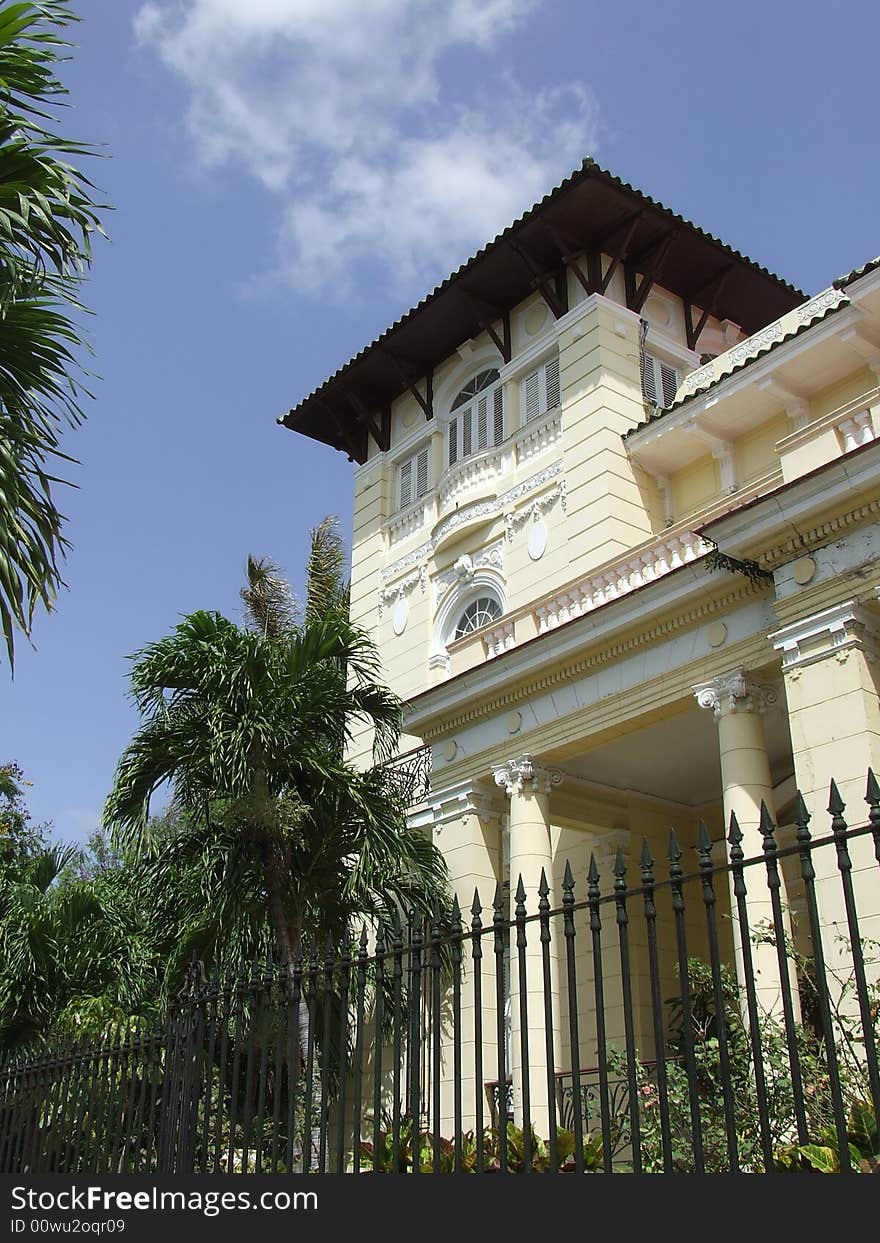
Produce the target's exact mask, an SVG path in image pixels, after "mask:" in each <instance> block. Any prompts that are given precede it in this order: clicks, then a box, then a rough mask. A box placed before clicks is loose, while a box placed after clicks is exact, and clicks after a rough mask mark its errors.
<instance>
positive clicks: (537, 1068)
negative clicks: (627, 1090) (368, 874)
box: [495, 755, 562, 1139]
mask: <svg viewBox="0 0 880 1243" xmlns="http://www.w3.org/2000/svg"><path fill="white" fill-rule="evenodd" d="M495 781H496V784H497V785H499V786H501V788H502V789H503V790H504V791H505V793H506V794H507V795H508V797H509V798H510V918H511V919H513V918H514V915H515V910H516V900H517V899H516V895H517V888H518V885H519V882H520V880H522V884H523V888H524V890H525V905H526V912H527V914H528V915H536V914H537V912H538V900H539V894H538V888H539V885H540V881H541V872H542V870H543V872H544V874H545V876H546V878H547V883H548V885H549V886H551V888H552V884H553V857H552V850H551V842H550V791H551V789H552V788H553V787H554V786H558V785H559V784H560V783H561V781H562V773H561V772H560V771H559V770H558V769H553V768H543V767H542V766H541V765H540V764H538V763H536V762H535V761H534V760H533V758H532V757H531V756H530V755H524V756H521V757H520V758H519V759H516V760H511V761H510V762H509V763H508V764H505V765H504V766H503V767H502V768H499V769H496V770H495ZM550 903H551V906H552V905H554V900H553V896H552V893H551V895H550ZM558 923H559V921H558V920H552V921H551V935H552V937H553V939H552V940H551V1004H552V1009H553V1023H554V1034H555V1031H556V1029H557V1028H558V1015H559V984H558V966H557V962H556V960H557V957H558V942H559V932H558V929H557V927H555V926H554V925H557V924H558ZM525 930H526V937H527V944H526V948H525V952H524V959H525V997H524V998H523V994H522V991H521V987H520V952H519V950H518V948H517V944H516V929H513V930H512V931H511V937H510V991H509V996H510V1063H511V1077H512V1080H513V1105H514V1115H515V1118H516V1121H517V1123H518V1124H522V1121H523V1087H524V1084H526V1083H527V1084H528V1091H529V1112H530V1116H531V1121H532V1125H533V1126H534V1128H535V1130H536V1131H537V1133H538V1135H539V1136H541V1138H542V1139H546V1138H547V1137H548V1135H549V1119H550V1111H551V1109H553V1108H555V1101H553V1100H552V1099H551V1097H550V1095H549V1094H548V1085H547V1069H548V1068H547V1051H546V1030H547V1029H546V1024H545V1005H544V973H543V957H542V952H541V941H540V929H539V925H538V922H537V921H534V922H532V923H528V924H527V925H526V929H525ZM524 1003H525V1008H526V1011H527V1015H526V1017H527V1024H526V1026H527V1031H528V1065H524V1064H523V1056H522V1011H523V1005H524ZM554 1043H555V1045H556V1047H557V1049H558V1041H557V1040H554ZM557 1069H560V1068H559V1067H557Z"/></svg>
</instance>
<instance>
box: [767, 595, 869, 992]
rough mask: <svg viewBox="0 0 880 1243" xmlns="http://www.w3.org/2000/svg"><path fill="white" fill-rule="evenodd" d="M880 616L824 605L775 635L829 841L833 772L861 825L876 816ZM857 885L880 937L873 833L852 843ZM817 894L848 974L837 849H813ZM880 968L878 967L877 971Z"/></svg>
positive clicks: (818, 817) (803, 761)
mask: <svg viewBox="0 0 880 1243" xmlns="http://www.w3.org/2000/svg"><path fill="white" fill-rule="evenodd" d="M878 634H880V626H878V622H877V619H876V616H875V615H874V614H873V613H872V612H870V611H869V610H868V609H867V608H865V606H864V605H860V604H858V603H857V602H855V601H853V600H847V601H844V602H843V603H842V604H838V605H835V606H834V608H830V609H824V610H823V611H822V612H820V613H815V614H813V615H812V616H810V617H805V618H803V619H802V620H801V621H798V622H794V623H793V624H791V625H788V626H785V627H783V628H782V629H781V630H777V631H776V633H775V634H771V635H770V640H771V642H772V643H773V646H774V647H775V648H776V650H777V651H778V652H780V653H781V656H782V671H783V676H784V679H785V697H786V700H787V701H788V720H789V728H790V730H791V746H792V752H793V755H794V768H795V778H796V781H797V785H798V788H799V790H800V791H801V794H802V795H803V798H804V802H805V803H806V805H807V810H808V811H809V812H810V815H811V816H812V820H811V822H810V831H811V833H812V834H813V836H814V837H822V836H824V835H825V834H827V833H828V832H829V830H830V827H831V818H830V816H829V814H828V801H829V787H830V783H831V778H832V777H833V778H834V780H835V782H836V784H837V787H838V789H839V791H840V794H841V796H842V798H843V801H844V802H845V804H846V810H845V812H844V816H845V818H846V821H847V823H848V824H849V825H850V826H851V827H856V826H858V825H860V824H863V823H864V822H865V821H866V819H867V807H866V805H865V801H864V799H865V785H866V778H867V772H868V768H869V767H871V768H873V769H874V772H875V774H877V775H878V776H880V700H878V685H877V682H878V672H877V671H878V665H877V656H878V651H880V643H878ZM849 853H850V858H851V859H852V865H853V871H852V879H853V888H854V891H855V898H856V904H857V906H858V914H859V925H860V932H861V935H862V936H863V937H871V938H874V939H877V938H878V937H880V879H878V873H877V864H876V861H875V859H874V855H873V843H872V841H871V838H870V837H863V838H856V839H855V840H854V841H852V842H850V843H849ZM813 866H814V867H815V869H816V896H817V899H818V904H819V915H820V921H821V923H822V926H823V934H822V941H823V946H824V949H825V955H826V958H827V959H829V960H830V964H829V965H831V966H832V967H834V968H835V969H839V970H841V971H846V972H848V970H849V968H848V966H847V961H846V960H847V957H848V952H847V945H846V944H841V943H840V942H838V941H837V937H838V936H841V937H844V938H846V941H847V942H848V940H849V931H848V927H847V921H846V913H845V910H844V906H843V895H842V888H841V884H840V874H839V871H838V868H837V855H836V851H835V850H834V849H833V848H829V847H827V846H824V847H820V848H819V849H818V850H816V851H814V852H813ZM875 970H876V968H875Z"/></svg>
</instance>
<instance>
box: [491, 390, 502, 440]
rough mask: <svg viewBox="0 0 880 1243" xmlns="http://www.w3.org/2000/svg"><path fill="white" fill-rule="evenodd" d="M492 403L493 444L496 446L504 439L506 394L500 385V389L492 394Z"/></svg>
mask: <svg viewBox="0 0 880 1243" xmlns="http://www.w3.org/2000/svg"><path fill="white" fill-rule="evenodd" d="M492 401H493V411H492V416H493V417H492V422H493V429H492V430H493V433H494V439H493V441H492V443H493V444H495V445H500V444H501V442H502V440H503V439H504V393H503V391H502V389H501V386H500V385H499V387H498V388H496V390H495V392H494V393H493V394H492Z"/></svg>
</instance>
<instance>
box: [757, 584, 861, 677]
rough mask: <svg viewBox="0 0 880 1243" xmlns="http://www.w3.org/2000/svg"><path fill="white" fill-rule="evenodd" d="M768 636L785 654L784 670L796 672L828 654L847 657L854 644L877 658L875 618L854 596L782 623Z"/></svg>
mask: <svg viewBox="0 0 880 1243" xmlns="http://www.w3.org/2000/svg"><path fill="white" fill-rule="evenodd" d="M768 638H769V639H770V642H771V643H772V644H773V646H774V647H775V648H776V650H777V652H780V653H781V655H782V669H783V672H784V673H794V675H795V676H797V671H798V670H799V669H801V668H803V667H804V666H806V665H812V664H815V663H816V662H817V661H820V660H824V659H825V658H826V657H827V656H835V657H836V658H837V659H838V660H845V659H846V658H847V656H848V655H849V652H850V651H851V650H852V649H853V648H858V649H859V650H861V651H863V652H864V653H865V655H866V656H867V658H868V659H869V660H876V658H877V650H878V642H877V640H878V636H877V625H876V622H875V620H874V619H873V617H871V616H870V615H869V614H868V613H866V612H865V610H864V609H863V608H861V607H860V606H859V605H858V604H857V603H856V602H855V601H854V600H845V601H844V602H843V603H842V604H836V605H835V606H834V608H831V609H823V610H822V612H821V613H814V614H813V616H812V617H804V618H802V619H801V620H800V621H796V622H793V623H792V624H791V625H789V626H783V627H782V629H781V630H776V631H774V633H773V634H771V635H768Z"/></svg>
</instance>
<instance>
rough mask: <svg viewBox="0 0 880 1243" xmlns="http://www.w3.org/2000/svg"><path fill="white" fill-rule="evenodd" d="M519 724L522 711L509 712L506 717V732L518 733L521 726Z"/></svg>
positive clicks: (520, 723)
mask: <svg viewBox="0 0 880 1243" xmlns="http://www.w3.org/2000/svg"><path fill="white" fill-rule="evenodd" d="M521 725H522V713H521V712H511V713H510V715H509V716H508V718H507V732H508V734H518V733H519V728H520V726H521Z"/></svg>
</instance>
